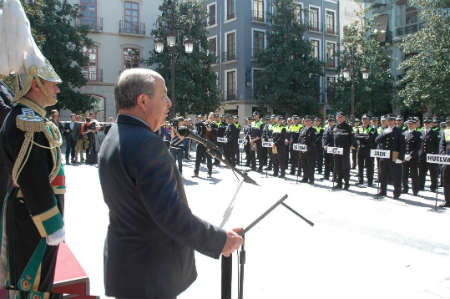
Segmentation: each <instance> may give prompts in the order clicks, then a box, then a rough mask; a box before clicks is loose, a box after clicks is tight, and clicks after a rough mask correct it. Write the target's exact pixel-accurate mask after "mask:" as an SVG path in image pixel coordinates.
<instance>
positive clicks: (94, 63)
mask: <svg viewBox="0 0 450 299" xmlns="http://www.w3.org/2000/svg"><path fill="white" fill-rule="evenodd" d="M83 54H84V55H87V56H88V58H89V62H88V65H87V66H86V67H84V68H83V69H82V70H81V72H82V73H83V75H84V76H85V77H86V79H87V80H88V81H99V77H98V72H97V67H98V47H93V48H90V49H88V48H86V47H84V48H83Z"/></svg>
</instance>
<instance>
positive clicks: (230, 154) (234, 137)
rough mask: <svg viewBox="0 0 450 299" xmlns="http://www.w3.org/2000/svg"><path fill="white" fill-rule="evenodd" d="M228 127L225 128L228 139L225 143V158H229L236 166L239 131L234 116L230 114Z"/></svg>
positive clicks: (229, 161)
mask: <svg viewBox="0 0 450 299" xmlns="http://www.w3.org/2000/svg"><path fill="white" fill-rule="evenodd" d="M227 124H228V125H227V128H226V129H225V134H224V136H225V138H226V139H227V142H226V143H225V144H224V154H225V159H227V161H228V163H230V165H231V166H233V167H234V166H236V153H235V148H236V146H235V145H236V144H237V142H238V138H239V135H238V134H239V133H238V130H237V128H236V125H235V124H234V122H233V117H232V116H231V115H230V116H228V119H227Z"/></svg>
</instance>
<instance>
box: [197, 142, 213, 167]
mask: <svg viewBox="0 0 450 299" xmlns="http://www.w3.org/2000/svg"><path fill="white" fill-rule="evenodd" d="M203 157H205V158H206V166H207V167H208V173H209V174H211V173H212V160H211V156H210V155H208V153H207V152H206V148H205V147H204V146H203V145H202V144H200V143H198V144H197V155H196V157H195V169H194V173H195V174H198V172H199V170H200V163H201V162H202V159H203Z"/></svg>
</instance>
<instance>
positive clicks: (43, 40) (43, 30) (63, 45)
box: [22, 0, 95, 113]
mask: <svg viewBox="0 0 450 299" xmlns="http://www.w3.org/2000/svg"><path fill="white" fill-rule="evenodd" d="M22 2H23V4H24V8H25V11H26V13H27V16H28V19H29V20H30V23H31V28H32V29H33V36H34V37H35V40H36V42H37V43H38V45H39V47H40V49H41V51H42V54H44V56H45V57H47V59H48V60H49V61H50V63H51V64H52V65H53V67H54V68H55V70H56V72H57V73H58V75H59V76H60V77H61V79H62V80H63V82H62V83H61V84H60V85H59V88H60V90H61V93H60V94H59V95H58V100H59V101H58V104H57V106H56V108H59V109H61V108H67V109H69V110H71V111H73V112H77V113H80V112H84V111H86V110H89V109H91V108H92V107H93V105H94V104H95V100H94V99H93V98H92V97H90V96H88V95H84V94H81V93H80V92H79V88H81V87H83V86H84V85H86V83H87V80H86V78H85V77H84V76H83V74H82V73H81V68H82V67H83V66H86V65H87V63H88V57H87V56H86V55H85V54H83V51H82V49H83V47H90V46H92V41H91V40H90V39H89V38H88V36H87V33H88V28H87V26H78V25H74V24H75V20H76V18H77V17H78V16H79V7H78V6H77V5H71V4H69V3H68V2H67V0H63V1H60V0H45V1H42V0H37V1H32V2H30V1H23V0H22Z"/></svg>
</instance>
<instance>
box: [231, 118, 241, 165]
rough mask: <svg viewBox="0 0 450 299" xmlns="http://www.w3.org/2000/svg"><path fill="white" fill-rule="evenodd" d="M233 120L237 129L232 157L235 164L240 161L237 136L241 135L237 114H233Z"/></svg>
mask: <svg viewBox="0 0 450 299" xmlns="http://www.w3.org/2000/svg"><path fill="white" fill-rule="evenodd" d="M233 122H234V126H235V127H236V130H237V139H236V143H234V148H233V153H234V159H235V161H236V165H239V164H240V162H241V159H240V158H241V157H240V152H239V136H240V135H241V124H240V123H239V118H238V116H237V115H234V116H233Z"/></svg>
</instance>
